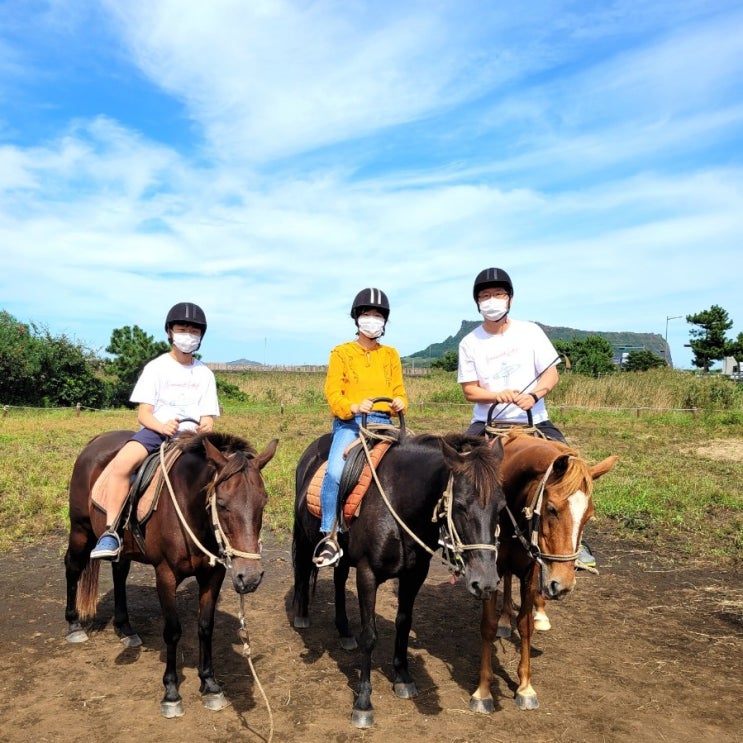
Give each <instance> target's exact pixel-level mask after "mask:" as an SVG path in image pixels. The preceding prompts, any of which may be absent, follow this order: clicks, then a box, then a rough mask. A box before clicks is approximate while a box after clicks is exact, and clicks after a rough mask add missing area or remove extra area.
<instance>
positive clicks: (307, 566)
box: [292, 496, 320, 613]
mask: <svg viewBox="0 0 743 743" xmlns="http://www.w3.org/2000/svg"><path fill="white" fill-rule="evenodd" d="M304 519H310V520H312V521H313V522H314V521H316V519H314V517H312V516H310V515H309V512H308V511H307V509H306V506H305V504H304V498H303V497H302V496H300V497H299V498H298V503H297V506H296V508H295V512H294V529H293V534H292V566H293V568H294V595H293V597H292V605H293V606H294V608H295V609H300V610H301V611H302V612H303V613H304V612H306V611H307V607H308V603H309V600H310V598H311V597H312V596H314V595H315V587H316V585H317V575H318V568H317V565H315V563H314V562H312V555H313V553H314V548H315V545H314V544H313V542H312V541H311V539H310V537H309V535H308V534H307V529H308V528H311V525H309V524H306V523H304ZM318 524H319V521H318ZM319 536H320V534H319V530H318V539H319Z"/></svg>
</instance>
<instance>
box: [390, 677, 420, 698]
mask: <svg viewBox="0 0 743 743" xmlns="http://www.w3.org/2000/svg"><path fill="white" fill-rule="evenodd" d="M392 690H393V691H394V692H395V696H397V697H400V699H412V698H413V697H417V696H418V688H417V687H416V685H415V684H414V683H413V682H412V681H411V682H410V683H408V684H404V683H403V682H402V681H396V682H395V683H394V684H392Z"/></svg>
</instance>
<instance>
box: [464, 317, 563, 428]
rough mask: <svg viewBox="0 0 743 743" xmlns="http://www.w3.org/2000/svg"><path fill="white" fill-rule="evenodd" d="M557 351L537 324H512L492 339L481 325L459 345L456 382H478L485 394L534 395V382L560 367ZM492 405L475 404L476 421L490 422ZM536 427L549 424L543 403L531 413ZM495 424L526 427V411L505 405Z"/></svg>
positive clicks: (500, 407)
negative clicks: (548, 370)
mask: <svg viewBox="0 0 743 743" xmlns="http://www.w3.org/2000/svg"><path fill="white" fill-rule="evenodd" d="M558 361H559V358H558V355H557V351H555V348H554V346H553V345H552V343H551V342H550V340H549V338H547V336H546V335H545V332H544V331H543V330H542V328H540V327H539V325H537V324H536V323H533V322H528V321H525V320H512V319H510V320H509V325H508V327H507V328H506V331H505V332H504V333H500V334H496V335H490V333H487V332H486V331H485V329H484V328H483V326H482V325H478V326H477V327H476V328H475V329H474V330H473V331H472V332H471V333H468V334H467V335H466V336H465V337H464V338H462V341H461V342H460V344H459V370H458V374H457V381H458V382H459V383H460V384H462V383H463V382H477V383H478V384H479V386H480V387H482V388H484V389H486V390H493V391H494V392H497V391H499V390H503V389H509V390H517V391H519V392H522V391H523V392H531V391H532V390H534V389H536V388H537V387H538V386H539V381H538V380H536V379H535V378H536V377H537V376H538V375H539V374H541V373H542V372H543V371H544V370H545V369H548V368H549V367H550V366H554V365H555V364H556V363H558ZM491 405H492V403H486V402H478V403H475V408H474V418H473V419H472V420H473V421H487V419H488V410H490V407H491ZM531 414H532V420H533V422H534V423H541V422H542V421H545V420H547V417H548V415H547V408H546V407H545V405H544V401H543V400H540V401H539V402H538V403H536V404H535V405H534V407H533V408H532V409H531ZM491 419H492V420H493V421H496V420H500V421H507V422H509V423H527V422H528V418H527V414H526V411H525V410H522V409H521V408H520V407H518V405H511V404H502V405H497V406H496V407H495V408H494V409H493V414H492V416H491Z"/></svg>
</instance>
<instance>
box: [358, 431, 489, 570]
mask: <svg viewBox="0 0 743 743" xmlns="http://www.w3.org/2000/svg"><path fill="white" fill-rule="evenodd" d="M360 434H361V435H360V439H361V445H362V446H363V448H364V453H365V454H366V459H367V462H368V463H369V467H370V469H371V473H372V477H373V478H374V482H375V483H376V485H377V489H378V490H379V494H380V495H381V497H382V500H383V501H384V504H385V505H386V506H387V509H388V510H389V512H390V513H391V514H392V516H393V518H394V519H395V521H397V523H398V524H399V525H400V527H401V528H402V529H403V530H404V531H405V532H406V534H408V536H410V537H411V538H412V539H413V540H414V541H415V542H417V543H418V545H420V546H421V547H422V548H423V549H424V550H425V551H426V552H428V554H429V555H431V556H432V557H434V556H435V555H436V552H435V551H434V550H432V549H431V548H430V547H429V546H428V545H427V544H426V543H425V542H424V541H423V540H422V539H421V538H420V537H419V536H418V535H417V534H416V533H415V532H413V531H412V529H410V527H409V526H408V525H407V524H406V523H405V522H404V521H403V519H402V518H401V516H400V515H399V514H398V513H397V511H396V510H395V508H394V506H393V505H392V503H391V502H390V499H389V498H388V497H387V493H386V492H385V490H384V487H382V483H381V482H380V480H379V476H378V475H377V469H376V467H375V465H374V462H373V461H372V458H371V449H370V448H369V445H368V443H367V437H369V438H382V437H381V436H380V435H379V434H378V432H377V431H376V430H375V429H367V428H365V427H364V426H361V427H360ZM453 505H454V473H453V472H451V471H450V472H449V479H448V481H447V483H446V488H445V490H444V492H443V493H442V495H441V498H439V500H438V502H437V503H436V506H435V507H434V509H433V515H432V516H431V521H432V522H433V523H436V522H439V521H443V524H442V526H443V529H444V532H445V533H444V539H443V541H444V545H443V549H442V555H441V561H442V563H443V564H444V565H445V566H446V568H447V569H448V570H449V572H450V573H451V574H452V575H460V574H461V573H462V571H463V570H464V560H463V559H462V555H463V554H464V552H466V551H469V550H494V551H495V553H496V555H497V553H498V534H499V531H500V525H498V526H496V531H495V543H494V544H466V543H464V542H462V539H461V537H460V536H459V533H458V532H457V528H456V526H455V525H454V519H453V518H452V507H453Z"/></svg>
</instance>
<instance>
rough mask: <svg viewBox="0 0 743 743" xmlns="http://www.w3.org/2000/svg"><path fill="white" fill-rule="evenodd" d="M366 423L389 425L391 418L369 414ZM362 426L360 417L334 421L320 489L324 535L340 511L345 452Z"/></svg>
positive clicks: (321, 526)
mask: <svg viewBox="0 0 743 743" xmlns="http://www.w3.org/2000/svg"><path fill="white" fill-rule="evenodd" d="M366 422H367V424H369V423H387V424H389V422H390V416H389V415H387V414H386V413H369V414H368V415H367V416H366ZM360 424H361V416H360V415H357V416H355V417H354V418H351V419H350V420H347V421H344V420H341V419H340V418H334V419H333V441H332V442H331V444H330V453H329V454H328V469H327V470H326V472H325V477H324V478H323V481H322V488H321V489H320V508H321V510H322V519H321V521H320V531H321V532H323V534H328V533H329V532H330V531H331V530H332V529H333V524H334V523H335V517H336V512H337V510H338V486H339V485H340V481H341V473H342V472H343V465H345V463H346V460H345V459H344V458H343V452H344V451H346V449H347V448H348V446H349V444H351V443H353V442H354V441H355V440H356V438H357V437H358V435H359V425H360Z"/></svg>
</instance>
